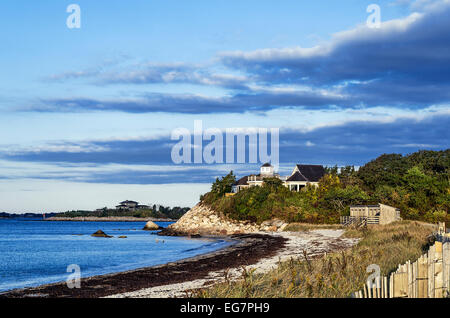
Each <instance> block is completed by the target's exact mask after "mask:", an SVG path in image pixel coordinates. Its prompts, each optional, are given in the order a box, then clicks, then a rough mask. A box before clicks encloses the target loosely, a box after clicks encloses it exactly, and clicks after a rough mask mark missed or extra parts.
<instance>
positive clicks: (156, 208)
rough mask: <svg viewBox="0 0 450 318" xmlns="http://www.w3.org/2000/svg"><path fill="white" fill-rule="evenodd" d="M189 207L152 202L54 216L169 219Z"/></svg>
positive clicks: (182, 213)
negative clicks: (140, 206)
mask: <svg viewBox="0 0 450 318" xmlns="http://www.w3.org/2000/svg"><path fill="white" fill-rule="evenodd" d="M189 209H190V208H188V207H178V206H177V207H168V206H162V205H156V204H154V205H153V206H152V208H150V209H139V210H134V211H133V210H116V209H107V208H103V209H101V210H99V211H86V210H76V211H75V210H72V211H67V212H63V213H58V214H57V215H56V216H59V217H80V216H82V217H86V216H95V217H109V216H132V217H137V218H150V217H152V218H161V219H163V218H169V219H179V218H181V217H182V216H183V215H184V214H185V213H186V212H187V211H189Z"/></svg>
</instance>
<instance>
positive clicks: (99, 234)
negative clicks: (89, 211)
mask: <svg viewBox="0 0 450 318" xmlns="http://www.w3.org/2000/svg"><path fill="white" fill-rule="evenodd" d="M91 236H93V237H112V236H111V235H108V234H106V233H105V232H103V231H102V230H98V231H97V232H95V233H94V234H91Z"/></svg>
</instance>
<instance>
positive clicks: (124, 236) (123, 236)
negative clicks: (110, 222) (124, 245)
mask: <svg viewBox="0 0 450 318" xmlns="http://www.w3.org/2000/svg"><path fill="white" fill-rule="evenodd" d="M119 238H127V236H126V235H121V236H119Z"/></svg>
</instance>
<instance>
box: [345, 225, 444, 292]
mask: <svg viewBox="0 0 450 318" xmlns="http://www.w3.org/2000/svg"><path fill="white" fill-rule="evenodd" d="M449 296H450V236H449V234H448V233H447V234H445V233H441V234H437V235H436V242H435V244H434V245H433V246H431V247H430V249H429V250H428V252H427V253H426V254H424V255H422V256H421V257H420V258H419V259H418V260H417V261H415V262H413V263H411V262H410V261H408V262H406V264H403V265H399V266H398V268H397V270H396V271H395V272H394V273H392V274H391V275H389V277H379V278H378V279H376V281H375V283H374V282H368V283H367V284H366V285H365V286H364V288H363V289H362V290H360V291H357V292H355V293H354V294H353V297H355V298H442V297H449Z"/></svg>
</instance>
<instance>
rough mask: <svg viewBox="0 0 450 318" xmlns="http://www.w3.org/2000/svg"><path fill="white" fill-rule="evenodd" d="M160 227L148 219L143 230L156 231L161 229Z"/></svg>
mask: <svg viewBox="0 0 450 318" xmlns="http://www.w3.org/2000/svg"><path fill="white" fill-rule="evenodd" d="M159 229H161V227H160V226H159V225H158V224H156V223H154V222H152V221H148V222H147V223H146V224H145V226H144V228H143V230H146V231H155V230H159Z"/></svg>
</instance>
